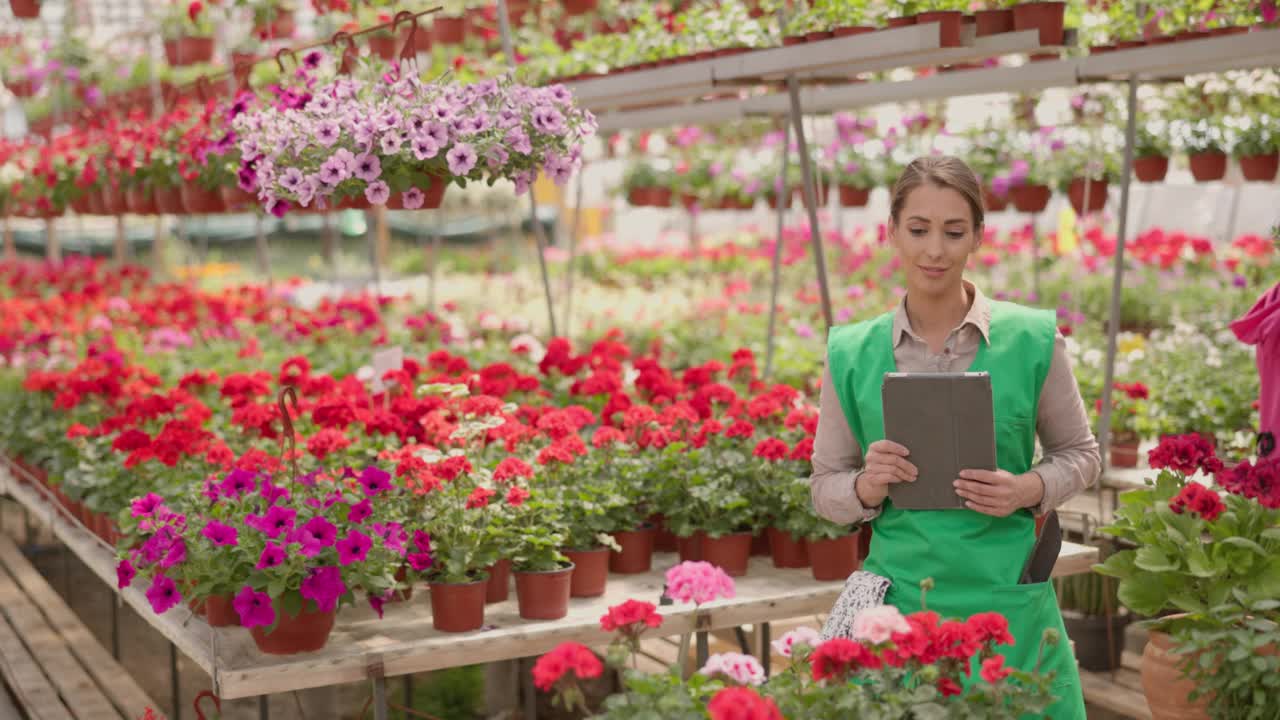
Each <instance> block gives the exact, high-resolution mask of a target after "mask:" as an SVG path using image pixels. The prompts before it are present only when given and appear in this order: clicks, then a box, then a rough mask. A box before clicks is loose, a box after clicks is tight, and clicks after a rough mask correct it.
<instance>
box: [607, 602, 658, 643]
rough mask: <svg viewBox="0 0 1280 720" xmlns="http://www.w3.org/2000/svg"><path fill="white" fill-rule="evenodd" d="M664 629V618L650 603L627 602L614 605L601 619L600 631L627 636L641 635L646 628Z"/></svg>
mask: <svg viewBox="0 0 1280 720" xmlns="http://www.w3.org/2000/svg"><path fill="white" fill-rule="evenodd" d="M656 627H662V616H661V615H659V614H658V608H657V607H656V606H655V605H654V604H653V603H650V602H644V601H642V600H627V601H626V602H624V603H622V604H621V605H614V606H613V607H611V608H609V610H608V612H606V613H605V614H604V615H602V616H601V617H600V629H601V630H604V631H605V632H614V631H621V632H622V633H624V634H626V635H631V636H635V635H639V634H640V633H642V632H644V629H645V628H656Z"/></svg>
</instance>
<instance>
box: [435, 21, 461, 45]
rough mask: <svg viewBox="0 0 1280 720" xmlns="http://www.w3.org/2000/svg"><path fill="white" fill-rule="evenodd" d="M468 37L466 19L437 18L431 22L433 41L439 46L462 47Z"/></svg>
mask: <svg viewBox="0 0 1280 720" xmlns="http://www.w3.org/2000/svg"><path fill="white" fill-rule="evenodd" d="M466 37H467V19H466V18H460V17H445V16H437V17H436V18H435V19H434V20H432V21H431V41H432V42H433V43H436V44H437V45H461V44H462V41H463V40H464V39H466Z"/></svg>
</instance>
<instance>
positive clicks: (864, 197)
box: [840, 185, 871, 208]
mask: <svg viewBox="0 0 1280 720" xmlns="http://www.w3.org/2000/svg"><path fill="white" fill-rule="evenodd" d="M870 200H871V189H870V188H858V187H853V186H852V185H841V186H840V207H845V208H858V207H866V206H867V203H868V202H869V201H870Z"/></svg>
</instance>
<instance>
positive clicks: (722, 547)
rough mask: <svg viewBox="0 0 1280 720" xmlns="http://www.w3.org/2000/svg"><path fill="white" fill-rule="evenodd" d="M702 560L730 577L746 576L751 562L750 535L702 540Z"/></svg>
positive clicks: (747, 533) (742, 534)
mask: <svg viewBox="0 0 1280 720" xmlns="http://www.w3.org/2000/svg"><path fill="white" fill-rule="evenodd" d="M702 559H703V560H706V561H707V562H709V563H711V564H712V565H716V566H718V567H719V568H720V569H721V570H724V571H725V572H726V573H728V574H729V576H730V577H739V576H742V575H746V574H747V565H748V563H749V562H750V560H751V533H749V532H744V533H733V534H732V535H723V536H721V537H710V536H707V537H705V538H704V539H703V540H702Z"/></svg>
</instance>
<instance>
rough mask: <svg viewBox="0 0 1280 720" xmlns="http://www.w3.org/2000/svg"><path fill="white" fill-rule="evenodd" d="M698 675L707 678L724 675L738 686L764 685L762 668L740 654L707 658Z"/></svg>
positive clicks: (748, 657)
mask: <svg viewBox="0 0 1280 720" xmlns="http://www.w3.org/2000/svg"><path fill="white" fill-rule="evenodd" d="M698 672H699V673H701V674H703V675H706V676H707V677H714V676H716V675H724V676H725V677H727V678H729V679H730V680H732V681H734V682H735V683H738V684H739V685H761V684H763V683H764V667H763V666H762V665H761V664H760V661H759V660H756V659H755V658H754V657H751V656H750V655H744V654H742V653H733V652H730V653H719V654H716V655H712V656H711V657H709V658H707V664H706V665H703V666H702V669H701V670H699V671H698Z"/></svg>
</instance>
